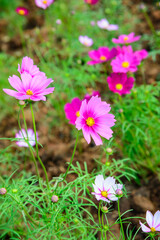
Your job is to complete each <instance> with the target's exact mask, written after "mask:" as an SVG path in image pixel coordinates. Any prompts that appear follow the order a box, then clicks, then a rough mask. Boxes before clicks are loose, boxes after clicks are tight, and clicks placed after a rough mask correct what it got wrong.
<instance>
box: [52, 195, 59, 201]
mask: <svg viewBox="0 0 160 240" xmlns="http://www.w3.org/2000/svg"><path fill="white" fill-rule="evenodd" d="M58 200H59V197H58V196H57V195H53V196H52V198H51V201H52V202H58Z"/></svg>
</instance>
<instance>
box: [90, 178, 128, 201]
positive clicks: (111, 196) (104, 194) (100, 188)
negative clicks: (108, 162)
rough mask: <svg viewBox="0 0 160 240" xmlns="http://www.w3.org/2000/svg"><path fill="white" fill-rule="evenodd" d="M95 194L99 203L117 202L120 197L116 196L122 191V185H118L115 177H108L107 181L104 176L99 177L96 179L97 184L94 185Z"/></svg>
mask: <svg viewBox="0 0 160 240" xmlns="http://www.w3.org/2000/svg"><path fill="white" fill-rule="evenodd" d="M93 188H94V192H92V194H93V195H95V197H96V199H97V200H98V201H100V200H103V201H105V202H108V203H110V201H117V200H118V197H117V196H116V195H117V194H116V191H117V190H122V188H123V185H122V184H116V180H115V179H114V178H113V177H107V178H106V179H105V180H104V178H103V175H98V176H97V177H96V179H95V184H93Z"/></svg>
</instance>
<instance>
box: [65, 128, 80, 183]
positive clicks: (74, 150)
mask: <svg viewBox="0 0 160 240" xmlns="http://www.w3.org/2000/svg"><path fill="white" fill-rule="evenodd" d="M78 137H79V132H77V137H76V142H75V145H74V149H73V153H72V157H71V160H70V163H69V165H68V168H67V170H66V173H65V175H64V178H63V181H64V180H65V179H66V177H67V174H68V171H69V169H70V167H71V164H72V161H73V158H74V154H75V151H76V147H77V143H78Z"/></svg>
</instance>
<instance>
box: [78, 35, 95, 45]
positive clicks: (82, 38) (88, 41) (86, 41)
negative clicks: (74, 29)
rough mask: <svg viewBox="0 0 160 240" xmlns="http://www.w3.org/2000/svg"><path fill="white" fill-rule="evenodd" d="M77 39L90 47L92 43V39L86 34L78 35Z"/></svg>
mask: <svg viewBox="0 0 160 240" xmlns="http://www.w3.org/2000/svg"><path fill="white" fill-rule="evenodd" d="M79 41H80V43H82V44H83V45H85V46H86V47H90V46H92V45H93V40H92V38H89V37H87V36H79Z"/></svg>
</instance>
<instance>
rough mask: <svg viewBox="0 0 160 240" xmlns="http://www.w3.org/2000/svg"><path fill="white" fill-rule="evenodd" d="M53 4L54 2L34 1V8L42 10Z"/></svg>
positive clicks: (52, 0)
mask: <svg viewBox="0 0 160 240" xmlns="http://www.w3.org/2000/svg"><path fill="white" fill-rule="evenodd" d="M53 2H54V0H35V4H36V6H37V7H39V8H43V9H46V8H48V7H49V6H50V5H51V4H52V3H53Z"/></svg>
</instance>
